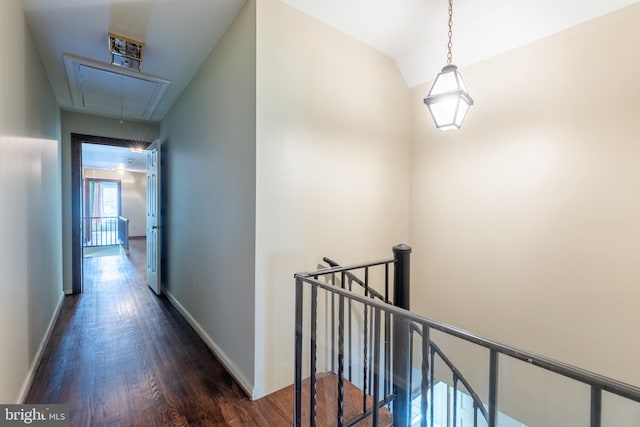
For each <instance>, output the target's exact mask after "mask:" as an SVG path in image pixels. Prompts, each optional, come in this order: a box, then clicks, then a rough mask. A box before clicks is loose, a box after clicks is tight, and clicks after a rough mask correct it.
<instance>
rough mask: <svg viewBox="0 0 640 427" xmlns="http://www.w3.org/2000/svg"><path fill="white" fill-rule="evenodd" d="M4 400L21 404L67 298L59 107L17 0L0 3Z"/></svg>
mask: <svg viewBox="0 0 640 427" xmlns="http://www.w3.org/2000/svg"><path fill="white" fill-rule="evenodd" d="M0 49H1V50H2V51H3V52H11V60H6V59H5V60H3V61H2V66H0V93H1V94H2V96H0V152H1V153H2V154H1V155H0V200H2V202H1V203H0V223H1V224H2V229H3V233H2V243H0V293H1V294H2V295H3V297H2V298H0V342H1V343H2V344H1V345H0V402H3V403H18V402H20V401H22V399H23V396H24V393H25V392H26V390H27V389H28V387H29V384H30V382H31V380H32V378H33V375H34V373H35V368H36V366H37V362H38V360H39V358H40V356H41V355H42V350H43V346H44V344H45V343H46V340H47V337H48V333H49V332H50V328H51V326H52V322H53V321H54V320H55V316H56V313H57V311H58V309H59V307H60V303H61V302H62V296H63V294H62V269H61V265H62V255H61V244H60V240H61V221H62V219H61V204H60V200H61V190H60V156H59V150H60V143H59V141H60V110H59V108H58V104H57V102H56V99H55V97H54V95H53V92H52V90H51V87H50V86H49V81H48V79H47V76H46V74H45V71H44V68H43V66H42V64H41V62H40V59H39V57H38V52H37V50H36V48H35V45H34V43H33V40H32V37H31V33H30V31H29V29H28V27H27V25H26V23H25V19H24V14H23V12H22V6H21V3H20V2H19V1H18V0H8V1H3V2H0Z"/></svg>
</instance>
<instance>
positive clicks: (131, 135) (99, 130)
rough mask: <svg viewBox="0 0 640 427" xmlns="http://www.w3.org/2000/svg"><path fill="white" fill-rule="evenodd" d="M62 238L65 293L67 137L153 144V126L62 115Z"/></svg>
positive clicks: (68, 206) (69, 266)
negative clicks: (82, 136)
mask: <svg viewBox="0 0 640 427" xmlns="http://www.w3.org/2000/svg"><path fill="white" fill-rule="evenodd" d="M61 123H62V218H63V221H62V236H63V242H62V243H63V283H64V290H65V292H67V293H70V292H71V289H72V283H71V282H72V275H71V270H72V263H71V248H72V245H71V134H72V133H78V134H82V135H92V136H104V137H109V138H121V139H130V140H141V141H153V140H155V139H156V138H157V137H158V128H159V125H158V124H157V123H151V122H133V121H125V122H124V123H120V120H117V119H108V118H104V117H97V116H92V115H89V114H81V113H76V112H72V111H63V112H62V118H61Z"/></svg>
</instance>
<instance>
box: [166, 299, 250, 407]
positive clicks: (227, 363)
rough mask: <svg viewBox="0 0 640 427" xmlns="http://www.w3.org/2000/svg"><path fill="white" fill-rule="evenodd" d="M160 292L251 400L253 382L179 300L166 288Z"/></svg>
mask: <svg viewBox="0 0 640 427" xmlns="http://www.w3.org/2000/svg"><path fill="white" fill-rule="evenodd" d="M162 292H163V293H164V294H165V295H166V296H167V298H168V299H169V301H170V302H171V304H172V305H173V306H174V307H175V308H176V310H178V311H179V312H180V314H181V315H182V317H184V319H185V320H186V321H187V322H188V323H189V325H191V327H192V328H193V329H194V330H195V331H196V333H197V334H198V336H200V338H201V339H202V341H204V343H205V344H206V345H207V347H209V349H210V350H211V351H212V352H213V354H215V355H216V357H217V358H218V360H220V362H221V363H222V365H224V367H225V368H226V369H227V371H228V372H229V374H231V376H232V377H233V378H234V379H235V380H236V381H237V382H238V384H239V385H240V387H241V388H242V390H243V391H244V392H245V393H246V394H247V396H249V397H250V398H251V399H252V400H253V399H254V398H255V396H254V394H253V392H254V390H253V384H251V382H250V381H249V380H247V378H246V377H245V376H244V375H243V374H242V372H241V371H240V369H239V368H238V367H237V366H236V364H235V363H233V361H231V359H230V358H229V357H228V356H227V354H226V353H225V352H224V351H223V350H222V349H221V348H220V347H219V346H218V345H217V344H216V343H215V341H214V340H213V339H212V338H211V337H210V336H209V334H207V332H206V331H205V330H204V328H203V327H202V326H201V325H200V324H199V323H198V322H197V321H196V320H195V319H194V318H193V316H191V314H190V313H189V312H188V311H187V309H186V308H184V307H183V306H182V304H180V302H179V301H178V300H177V299H176V298H175V297H174V296H173V295H172V294H171V292H169V291H167V290H166V289H164V288H163V289H162Z"/></svg>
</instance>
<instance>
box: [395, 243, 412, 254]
mask: <svg viewBox="0 0 640 427" xmlns="http://www.w3.org/2000/svg"><path fill="white" fill-rule="evenodd" d="M400 252H404V253H409V254H410V253H411V246H409V245H407V244H405V243H399V244H397V245H395V246H394V247H393V253H394V254H397V253H400Z"/></svg>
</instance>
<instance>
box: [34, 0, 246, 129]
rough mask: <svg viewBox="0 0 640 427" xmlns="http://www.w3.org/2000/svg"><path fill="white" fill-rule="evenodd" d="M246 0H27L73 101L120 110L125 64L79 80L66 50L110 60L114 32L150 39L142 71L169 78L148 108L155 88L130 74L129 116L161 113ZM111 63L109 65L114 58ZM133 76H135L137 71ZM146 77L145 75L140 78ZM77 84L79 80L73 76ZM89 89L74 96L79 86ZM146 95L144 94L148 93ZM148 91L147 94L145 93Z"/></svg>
mask: <svg viewBox="0 0 640 427" xmlns="http://www.w3.org/2000/svg"><path fill="white" fill-rule="evenodd" d="M243 4H244V0H22V5H23V8H24V10H25V16H26V18H27V22H28V24H29V27H30V28H31V31H32V33H33V36H34V39H35V42H36V45H37V47H38V50H39V52H40V56H41V58H42V61H43V63H44V66H45V69H46V71H47V74H48V76H49V80H50V81H51V85H52V87H53V90H54V92H55V94H56V97H57V99H58V103H59V104H60V105H61V106H62V107H63V108H65V109H68V110H73V111H81V112H86V113H91V114H96V115H101V116H106V117H114V118H118V117H119V116H120V110H121V96H120V90H119V89H120V87H119V83H120V78H119V77H118V76H117V75H116V73H119V72H120V71H121V69H119V68H117V67H113V68H112V70H111V72H110V73H107V72H105V73H100V75H98V74H97V72H98V71H99V69H97V68H96V69H93V70H90V69H88V68H85V69H84V70H83V71H84V83H85V87H84V88H78V87H75V88H72V87H70V82H69V79H68V76H67V73H66V69H65V63H64V57H63V56H64V55H65V54H70V55H73V56H74V57H76V58H81V59H86V60H89V61H95V62H97V63H101V64H106V63H108V61H109V50H108V42H107V37H108V33H109V32H114V33H117V34H121V35H124V36H126V37H129V38H132V39H135V40H139V41H142V42H144V43H145V52H144V60H143V63H142V67H141V72H142V73H143V74H146V75H148V76H152V77H156V78H159V79H161V80H164V81H167V82H169V83H170V84H169V85H168V87H167V89H166V93H165V94H164V95H163V96H162V97H161V99H159V100H158V103H157V105H156V107H157V108H155V109H154V111H153V112H152V113H151V114H143V113H141V111H143V110H144V109H143V108H141V105H147V104H148V100H149V97H148V95H149V93H148V90H149V88H148V87H147V88H146V89H143V86H144V85H140V84H134V83H136V82H134V81H133V80H131V79H126V80H125V83H124V84H125V85H127V86H129V87H128V88H126V87H125V89H128V91H125V94H124V99H122V101H123V102H122V104H123V109H124V114H123V115H124V119H125V120H127V119H142V120H151V121H156V122H157V121H160V120H161V119H162V118H163V117H164V115H165V114H166V113H167V112H168V110H169V108H170V107H171V105H172V104H173V102H174V101H175V100H176V98H177V97H178V96H179V95H180V93H181V92H182V91H183V90H184V88H185V87H186V85H187V84H188V83H189V81H190V80H191V78H192V77H193V75H194V74H195V73H196V71H197V70H198V68H199V67H200V65H201V64H202V62H204V60H205V59H206V58H207V56H208V55H209V53H210V52H211V50H212V49H213V47H214V46H215V45H216V43H217V42H218V40H219V39H220V37H221V36H222V34H223V33H224V32H225V30H226V29H227V28H228V26H229V24H230V23H231V22H232V21H233V19H234V18H235V16H236V15H237V13H238V11H239V10H240V8H241V7H242V5H243ZM107 67H108V65H107ZM129 77H131V76H129ZM138 83H139V82H138ZM72 84H73V83H72ZM83 89H84V93H85V94H87V99H85V103H84V104H82V103H81V104H78V102H76V103H74V102H73V96H72V92H71V90H81V91H82V90H83ZM145 96H146V97H147V98H146V99H142V98H144V97H145ZM140 97H142V98H140Z"/></svg>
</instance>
